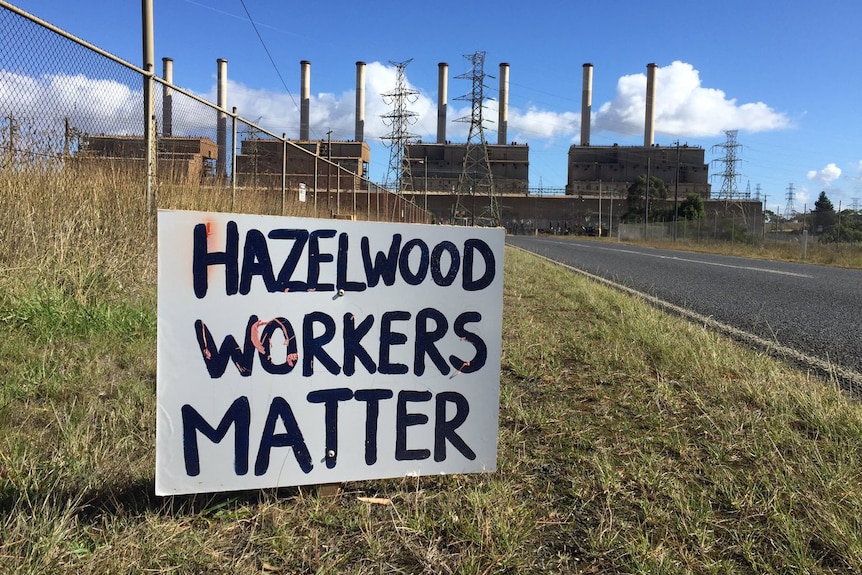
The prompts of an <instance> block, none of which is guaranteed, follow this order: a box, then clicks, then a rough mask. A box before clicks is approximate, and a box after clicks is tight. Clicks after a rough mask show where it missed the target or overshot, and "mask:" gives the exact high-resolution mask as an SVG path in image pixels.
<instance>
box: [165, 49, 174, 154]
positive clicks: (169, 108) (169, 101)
mask: <svg viewBox="0 0 862 575" xmlns="http://www.w3.org/2000/svg"><path fill="white" fill-rule="evenodd" d="M162 78H163V79H164V80H165V83H164V84H162V135H163V136H165V137H166V138H170V137H171V136H172V135H173V131H174V108H173V106H174V89H173V87H172V86H173V84H174V61H173V60H172V59H170V58H162Z"/></svg>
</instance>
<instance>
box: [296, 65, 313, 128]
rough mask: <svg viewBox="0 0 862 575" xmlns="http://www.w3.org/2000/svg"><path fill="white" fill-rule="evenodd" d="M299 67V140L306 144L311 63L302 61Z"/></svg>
mask: <svg viewBox="0 0 862 575" xmlns="http://www.w3.org/2000/svg"><path fill="white" fill-rule="evenodd" d="M299 66H300V69H301V76H300V79H299V94H300V96H299V97H300V100H299V139H300V140H302V141H303V142H307V141H308V140H309V134H308V133H309V129H308V125H309V122H308V113H309V109H308V106H309V103H310V102H311V84H310V77H311V62H309V61H308V60H303V61H302V62H300V63H299Z"/></svg>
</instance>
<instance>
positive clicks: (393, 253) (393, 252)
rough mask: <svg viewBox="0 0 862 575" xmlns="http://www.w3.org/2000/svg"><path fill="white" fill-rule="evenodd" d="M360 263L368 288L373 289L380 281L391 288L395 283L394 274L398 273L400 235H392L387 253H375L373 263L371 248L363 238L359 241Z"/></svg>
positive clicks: (365, 238) (366, 239)
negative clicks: (363, 268)
mask: <svg viewBox="0 0 862 575" xmlns="http://www.w3.org/2000/svg"><path fill="white" fill-rule="evenodd" d="M361 249H362V263H363V265H364V266H365V281H366V282H367V283H368V287H370V288H372V287H375V286H376V285H377V284H378V283H379V282H380V280H381V279H382V280H383V283H384V285H387V286H391V285H392V284H394V283H395V273H396V272H397V271H398V252H399V250H400V249H401V234H393V235H392V243H391V244H390V245H389V253H388V254H384V253H383V252H377V253H376V254H375V256H374V261H373V262H372V260H371V246H370V244H369V241H368V238H367V237H365V236H363V237H362V241H361Z"/></svg>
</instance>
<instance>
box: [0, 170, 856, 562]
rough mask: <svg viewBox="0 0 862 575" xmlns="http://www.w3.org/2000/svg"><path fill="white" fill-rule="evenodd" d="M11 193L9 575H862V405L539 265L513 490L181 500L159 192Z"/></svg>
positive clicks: (5, 356) (374, 486)
mask: <svg viewBox="0 0 862 575" xmlns="http://www.w3.org/2000/svg"><path fill="white" fill-rule="evenodd" d="M0 183H2V186H3V189H4V191H6V192H5V193H4V195H3V197H2V199H0V214H2V215H0V219H2V222H3V225H2V227H0V242H2V243H0V267H2V268H3V271H4V273H3V274H2V277H0V288H2V292H0V293H2V295H0V324H2V330H0V373H2V374H3V379H2V381H3V383H2V387H0V572H3V573H13V574H14V573H46V572H50V573H61V574H62V573H109V572H110V573H113V572H119V573H145V572H154V573H476V574H479V573H483V574H484V573H577V572H583V573H620V572H624V573H722V574H723V573H732V572H741V573H856V572H859V571H860V570H862V525H860V517H862V475H860V469H862V406H860V405H859V404H858V403H855V402H851V401H848V400H847V399H846V398H845V397H844V396H842V395H841V393H840V392H839V391H837V390H836V389H833V388H832V387H830V386H829V385H828V384H826V383H825V382H823V381H821V380H817V379H814V378H810V377H808V376H806V375H805V374H800V373H798V372H795V371H794V370H792V369H790V368H788V367H786V366H783V365H781V364H778V363H776V362H774V361H772V360H771V359H769V358H767V357H765V356H763V355H760V354H756V353H753V352H751V351H748V350H745V349H741V348H739V347H738V346H736V345H734V344H733V343H731V342H729V341H727V340H725V339H722V338H720V337H717V336H715V335H713V334H710V333H708V332H706V331H705V330H703V329H701V328H699V327H697V326H693V325H690V324H687V323H685V322H682V321H680V320H678V319H675V318H668V317H667V316H665V315H663V314H661V313H659V312H657V311H655V310H653V309H651V308H649V307H647V306H645V305H642V304H641V303H640V302H638V301H636V300H633V299H629V298H625V297H622V296H620V295H619V294H617V293H614V292H612V291H609V290H606V289H604V288H601V287H597V286H595V285H593V284H590V283H589V282H588V281H586V280H584V279H582V278H579V277H575V276H573V275H571V274H569V273H568V272H565V271H564V270H562V269H560V268H557V267H555V266H552V265H550V264H547V263H545V262H542V261H539V260H537V259H535V258H533V257H531V256H529V255H525V254H522V253H520V252H517V251H507V252H506V264H505V273H506V277H505V294H504V299H505V304H504V305H505V311H504V334H503V339H504V349H503V366H502V368H503V375H502V381H501V398H500V431H499V470H498V471H497V472H496V473H494V474H488V475H465V476H448V477H422V478H410V479H408V478H405V479H403V480H380V481H370V482H362V483H351V484H346V485H344V486H343V488H344V491H343V493H342V494H341V495H340V496H338V497H322V496H320V495H319V494H318V493H317V492H316V491H315V490H314V489H310V490H299V489H293V488H289V489H280V490H267V491H260V492H240V493H231V494H220V495H219V494H217V495H199V496H190V497H172V498H158V497H156V496H155V495H153V474H154V463H153V453H154V427H155V417H154V410H155V372H156V366H155V332H156V326H155V265H156V262H155V245H154V235H153V233H152V229H151V228H150V223H149V222H148V220H147V218H146V216H145V214H144V213H143V211H142V204H143V202H142V190H141V189H140V186H139V185H136V184H130V183H129V182H127V181H123V180H122V178H119V177H118V178H117V179H116V180H111V179H110V178H108V179H103V180H100V181H93V182H86V181H83V180H81V179H76V180H65V179H63V178H62V177H61V176H58V175H56V174H53V175H52V174H40V173H38V171H34V173H32V174H29V173H28V174H11V173H2V174H0ZM209 193H210V192H208V191H205V190H191V191H186V192H185V193H184V192H183V191H182V190H176V191H175V192H172V194H175V196H171V195H169V194H163V195H162V196H161V198H160V205H162V206H164V207H168V206H170V207H187V208H195V209H224V206H225V204H224V203H223V202H224V201H225V198H224V194H223V193H219V192H214V193H213V195H212V196H211V197H210V196H209ZM241 209H242V211H246V212H254V211H266V210H267V209H269V208H267V207H266V206H260V205H258V206H257V207H255V206H253V205H250V204H249V205H243V206H242V207H241ZM364 498H377V499H372V500H367V499H364Z"/></svg>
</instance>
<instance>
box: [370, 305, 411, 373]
mask: <svg viewBox="0 0 862 575" xmlns="http://www.w3.org/2000/svg"><path fill="white" fill-rule="evenodd" d="M409 319H410V312H407V311H387V312H386V313H384V314H383V316H382V317H381V318H380V355H379V360H380V362H379V364H378V366H377V370H378V371H379V372H380V373H384V374H386V375H404V374H405V373H407V372H408V371H410V369H409V368H408V367H407V365H406V364H403V363H392V362H391V361H390V351H391V348H392V346H396V345H404V344H405V343H407V336H406V335H405V334H403V333H401V332H397V331H392V323H393V322H396V321H407V320H409Z"/></svg>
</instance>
